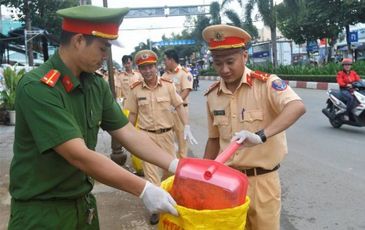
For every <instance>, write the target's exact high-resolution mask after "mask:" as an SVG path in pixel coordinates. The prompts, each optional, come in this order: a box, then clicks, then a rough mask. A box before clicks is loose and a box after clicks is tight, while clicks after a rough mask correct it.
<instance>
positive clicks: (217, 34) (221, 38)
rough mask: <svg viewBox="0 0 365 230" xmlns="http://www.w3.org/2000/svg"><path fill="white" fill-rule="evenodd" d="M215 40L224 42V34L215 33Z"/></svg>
mask: <svg viewBox="0 0 365 230" xmlns="http://www.w3.org/2000/svg"><path fill="white" fill-rule="evenodd" d="M214 40H215V41H223V40H224V34H223V33H222V32H220V31H217V32H215V34H214Z"/></svg>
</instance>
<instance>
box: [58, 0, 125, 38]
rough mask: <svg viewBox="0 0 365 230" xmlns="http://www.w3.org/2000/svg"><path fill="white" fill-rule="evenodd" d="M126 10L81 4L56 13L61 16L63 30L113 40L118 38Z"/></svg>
mask: <svg viewBox="0 0 365 230" xmlns="http://www.w3.org/2000/svg"><path fill="white" fill-rule="evenodd" d="M128 11H129V9H128V8H126V7H125V8H105V7H98V6H92V5H82V6H77V7H71V8H66V9H61V10H58V11H57V14H58V15H60V16H61V17H63V21H62V29H63V30H65V31H69V32H73V33H81V34H86V35H94V36H96V37H100V38H105V39H110V40H114V39H117V38H118V29H119V25H120V24H121V23H122V21H123V17H124V16H125V15H126V14H127V13H128Z"/></svg>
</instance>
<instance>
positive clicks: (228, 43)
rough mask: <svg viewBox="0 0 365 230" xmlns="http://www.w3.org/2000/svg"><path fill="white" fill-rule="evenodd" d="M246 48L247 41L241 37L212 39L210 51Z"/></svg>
mask: <svg viewBox="0 0 365 230" xmlns="http://www.w3.org/2000/svg"><path fill="white" fill-rule="evenodd" d="M243 46H245V40H244V39H243V38H240V37H225V38H224V39H223V40H217V39H210V41H209V49H220V48H229V47H232V48H238V47H243Z"/></svg>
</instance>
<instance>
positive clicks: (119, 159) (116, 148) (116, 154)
mask: <svg viewBox="0 0 365 230" xmlns="http://www.w3.org/2000/svg"><path fill="white" fill-rule="evenodd" d="M103 6H104V7H108V0H103ZM107 53H108V57H107V67H108V78H109V87H110V90H111V91H112V94H113V97H114V98H116V94H115V87H114V86H115V84H114V70H113V58H112V49H111V47H109V48H108V50H107ZM111 148H112V154H110V158H111V159H112V160H113V161H114V162H115V163H117V164H119V165H120V166H123V165H124V164H125V162H126V161H127V153H126V152H125V150H124V148H123V146H122V145H121V144H120V143H119V142H118V141H117V140H115V139H114V138H112V141H111Z"/></svg>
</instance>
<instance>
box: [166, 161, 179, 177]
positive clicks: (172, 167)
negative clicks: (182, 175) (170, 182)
mask: <svg viewBox="0 0 365 230" xmlns="http://www.w3.org/2000/svg"><path fill="white" fill-rule="evenodd" d="M178 164H179V159H177V158H175V159H173V160H172V161H171V163H170V165H169V169H168V170H169V172H170V173H173V174H175V172H176V169H177V165H178Z"/></svg>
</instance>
